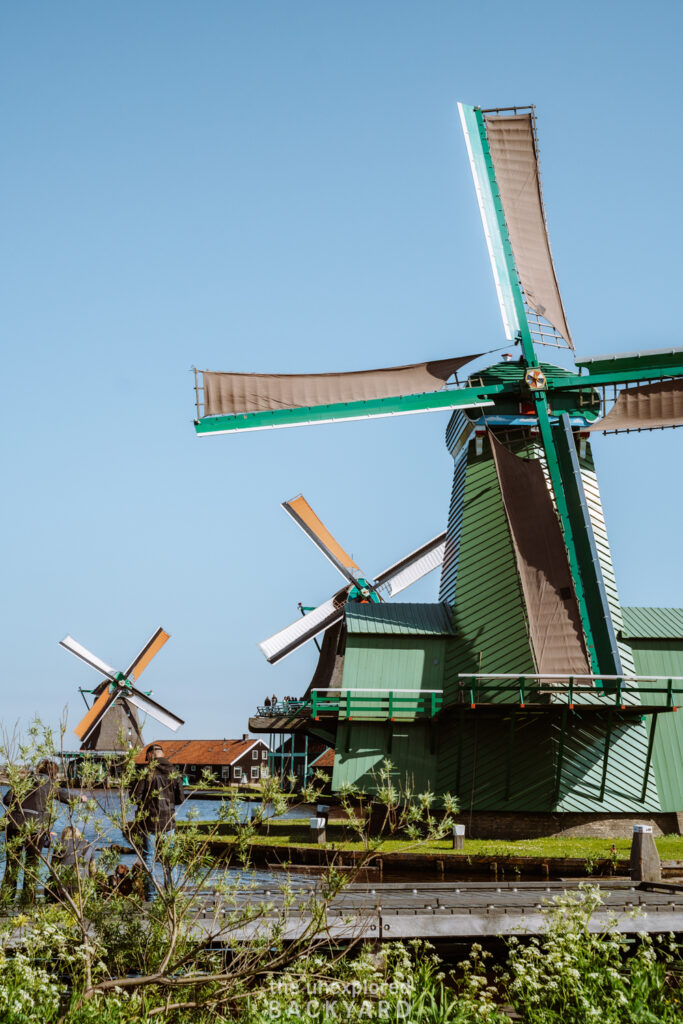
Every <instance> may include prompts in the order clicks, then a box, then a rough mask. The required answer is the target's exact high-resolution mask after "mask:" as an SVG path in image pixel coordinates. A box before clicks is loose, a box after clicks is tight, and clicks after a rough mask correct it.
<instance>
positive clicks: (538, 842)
mask: <svg viewBox="0 0 683 1024" xmlns="http://www.w3.org/2000/svg"><path fill="white" fill-rule="evenodd" d="M181 824H182V823H179V825H181ZM214 824H215V823H214ZM210 827H211V823H210V822H202V829H204V828H207V829H208V828H210ZM217 839H218V840H219V841H223V842H226V843H227V842H230V841H231V839H230V835H229V834H228V829H227V828H226V827H225V826H221V825H219V826H218V836H217ZM327 840H328V842H327V847H328V848H331V847H332V846H334V847H335V848H336V849H338V850H361V849H362V844H361V843H360V842H358V841H354V837H353V833H352V832H351V830H350V829H349V828H348V827H347V826H344V825H337V824H331V825H328V827H327ZM252 841H253V842H254V843H256V844H259V845H265V846H304V847H310V848H314V847H316V846H317V844H316V843H313V842H311V835H310V829H309V828H308V825H307V824H299V823H297V822H296V821H274V822H271V824H270V830H269V834H268V833H266V831H265V829H264V830H263V831H262V832H261V833H259V834H257V835H256V836H255V837H254V839H253V840H252ZM612 842H614V845H615V846H616V848H617V855H618V856H619V858H620V859H623V858H627V857H628V855H629V851H630V849H631V840H630V839H614V840H612V839H596V838H593V837H585V838H581V837H572V838H563V837H550V838H544V839H515V840H500V839H466V840H465V849H464V851H458V850H456V851H454V850H453V849H452V844H451V840H450V839H441V840H437V841H434V842H420V843H419V851H420V852H421V853H427V854H435V853H438V854H441V855H444V854H448V853H452V854H455V855H460V856H462V855H463V854H464V855H465V856H469V857H488V858H490V859H495V858H496V857H536V858H537V857H542V858H545V857H579V858H581V859H589V858H590V859H595V860H599V859H601V858H605V857H609V856H610V847H611V845H612ZM656 843H657V849H658V851H659V855H660V857H661V858H662V860H683V836H662V837H661V838H659V839H657V840H656ZM382 849H383V850H385V851H386V852H387V853H393V852H396V853H401V852H413V851H414V850H415V849H416V844H415V843H414V842H412V841H410V840H402V839H389V840H387V841H386V842H385V843H384V844H383V846H382Z"/></svg>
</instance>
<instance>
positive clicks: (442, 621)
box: [345, 602, 453, 636]
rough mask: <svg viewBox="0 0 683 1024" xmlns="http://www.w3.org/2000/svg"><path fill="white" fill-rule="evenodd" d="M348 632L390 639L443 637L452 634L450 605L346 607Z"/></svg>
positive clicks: (368, 605) (354, 605)
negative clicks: (383, 636) (379, 635)
mask: <svg viewBox="0 0 683 1024" xmlns="http://www.w3.org/2000/svg"><path fill="white" fill-rule="evenodd" d="M345 613H346V628H347V629H348V631H349V633H374V634H378V633H380V634H389V635H391V636H397V635H398V636H444V635H452V634H453V625H452V622H453V612H452V610H451V607H450V605H448V604H444V603H441V602H440V603H439V604H398V603H396V602H394V603H392V604H384V603H383V604H374V603H372V604H347V605H346V608H345Z"/></svg>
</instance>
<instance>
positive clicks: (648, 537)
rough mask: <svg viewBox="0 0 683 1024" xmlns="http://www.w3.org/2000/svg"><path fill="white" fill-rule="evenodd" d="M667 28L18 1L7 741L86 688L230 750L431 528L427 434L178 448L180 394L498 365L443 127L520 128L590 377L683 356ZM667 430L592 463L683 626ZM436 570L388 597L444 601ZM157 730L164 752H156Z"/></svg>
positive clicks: (466, 182)
mask: <svg viewBox="0 0 683 1024" xmlns="http://www.w3.org/2000/svg"><path fill="white" fill-rule="evenodd" d="M682 11H683V9H682V8H681V6H680V5H679V4H675V3H673V2H668V3H661V2H654V3H649V4H647V5H643V4H640V3H639V4H635V3H611V2H608V3H601V4H594V3H585V2H579V3H572V4H566V3H565V4H551V3H548V2H547V0H544V2H537V3H524V2H522V3H520V4H516V5H512V4H509V3H478V4H464V3H458V2H456V0H451V2H443V0H440V2H427V3H417V2H413V3H406V2H401V0H386V2H381V0H373V2H370V3H368V2H359V0H349V2H346V3H343V4H342V3H332V2H320V0H316V2H311V0H308V2H305V0H297V2H290V3H285V2H274V0H270V2H268V0H263V2H259V3H247V2H246V0H245V2H242V3H236V2H228V0H223V2H215V0H203V2H202V3H201V4H189V3H180V2H178V0H164V2H163V3H161V2H156V3H155V2H144V3H132V2H121V3H116V4H114V3H109V4H105V3H92V2H90V0H89V2H87V3H86V2H70V3H65V4H56V3H53V2H49V3H48V2H43V3H40V2H35V3H30V4H9V5H8V4H6V5H4V7H3V10H2V12H1V13H0V47H1V51H2V52H1V54H0V75H1V84H0V94H1V96H2V101H1V102H2V113H1V127H2V133H1V140H2V150H3V159H2V172H1V173H2V188H1V190H0V197H1V198H0V202H1V203H2V210H1V222H2V234H3V240H4V245H3V247H2V268H1V274H0V281H1V288H2V302H1V310H2V314H1V315H2V320H1V323H2V341H3V360H2V363H3V370H4V373H3V380H4V387H3V401H2V415H3V419H4V423H3V439H4V459H3V464H4V471H3V476H4V484H5V498H4V502H3V520H4V524H3V530H2V537H3V541H4V548H5V550H4V555H3V570H4V571H3V578H4V583H3V588H2V596H3V609H2V615H1V617H0V624H1V627H2V634H3V640H2V674H3V681H2V687H3V689H2V713H1V717H2V721H3V723H4V724H5V725H6V726H7V725H11V723H13V722H14V721H15V720H16V719H17V718H21V719H22V720H24V721H25V720H26V719H27V718H28V717H29V716H30V715H31V714H32V713H33V712H35V711H39V712H40V713H41V714H42V716H43V717H44V718H45V719H46V720H47V721H50V722H52V723H55V722H57V721H58V719H59V715H60V712H61V710H62V709H63V708H64V706H65V705H67V704H68V705H69V714H70V725H72V724H74V722H75V721H76V720H77V715H78V716H80V712H81V706H80V697H79V696H78V693H77V690H76V687H77V686H78V685H79V684H81V685H90V684H92V683H95V682H97V677H96V675H95V673H94V672H92V671H91V670H90V669H88V667H87V666H85V665H81V664H80V663H79V662H77V661H76V660H75V659H73V658H71V657H70V656H69V655H68V654H66V653H65V652H64V651H62V650H61V648H59V647H58V645H57V641H58V640H59V639H60V638H61V637H62V636H63V635H64V634H65V633H67V632H70V633H72V634H73V635H74V636H76V637H77V638H78V639H79V640H81V641H82V642H83V643H85V644H86V645H87V646H89V647H90V648H91V649H92V650H94V651H95V652H96V653H98V654H99V655H100V656H101V657H103V658H105V659H107V660H110V661H111V662H113V663H114V665H115V666H116V667H124V665H125V664H126V663H127V661H128V660H129V659H130V657H131V656H132V655H133V654H134V653H135V652H136V650H137V649H138V647H139V646H141V645H142V643H143V642H144V640H146V638H147V637H148V636H149V635H150V634H151V633H152V631H153V630H154V629H155V628H156V626H157V625H159V624H161V625H163V626H164V627H165V628H166V629H167V630H169V632H170V633H171V634H172V639H171V641H170V642H169V643H168V644H167V645H166V647H165V648H164V650H163V651H162V652H161V653H160V654H159V655H158V657H157V659H156V660H155V662H154V663H153V666H152V667H150V669H148V671H147V673H146V675H145V676H144V677H143V678H144V681H145V682H146V683H147V685H149V686H152V687H153V688H154V691H155V694H156V696H157V697H158V698H159V699H160V700H161V701H163V702H165V703H168V704H169V706H170V707H171V708H172V709H174V710H175V711H176V712H177V713H178V714H180V715H181V716H183V717H184V718H185V719H186V720H187V725H186V727H185V729H184V730H183V733H182V734H183V735H185V736H187V737H211V736H232V735H239V734H240V733H241V732H242V731H243V730H244V729H246V725H247V717H248V715H249V713H250V712H251V711H252V710H253V709H254V707H255V705H256V703H257V702H259V701H260V700H261V699H262V697H263V696H264V695H265V694H266V693H271V692H272V691H276V692H277V693H278V694H280V695H283V694H285V693H290V692H294V691H302V690H303V689H304V688H305V686H306V684H307V682H308V679H309V678H310V674H311V672H312V669H313V667H314V664H315V657H314V655H315V651H314V649H313V648H312V645H309V648H308V649H306V651H305V652H301V653H298V654H296V655H294V656H292V657H290V658H288V659H286V660H285V661H284V662H282V663H281V664H280V665H279V666H275V667H270V666H268V665H267V663H266V662H265V660H264V659H263V657H262V656H261V654H260V652H259V650H258V648H257V646H256V644H257V642H258V641H259V640H261V639H263V638H264V637H265V636H267V635H269V634H270V633H272V632H274V631H275V630H276V629H278V628H280V627H281V626H284V625H286V624H287V623H288V622H289V621H291V620H292V619H293V618H294V617H295V616H296V603H297V601H300V600H301V601H303V602H304V603H311V604H312V603H318V602H319V601H321V600H323V599H325V598H327V597H328V596H329V595H330V593H331V592H332V591H333V590H334V589H336V587H337V585H338V582H339V581H338V578H337V576H336V573H335V572H334V570H333V569H332V568H331V567H330V566H328V565H327V564H326V563H325V562H324V560H323V559H322V558H321V556H320V555H319V553H318V552H317V551H316V550H315V549H314V548H313V546H312V545H311V544H310V543H309V542H308V541H307V540H306V538H305V537H304V536H303V534H302V533H301V532H300V531H298V530H297V529H296V527H295V526H294V525H293V524H292V523H291V522H290V521H289V520H288V519H287V517H286V516H285V514H284V513H283V512H282V510H281V509H280V507H279V503H280V502H281V501H282V500H283V499H285V498H289V497H292V496H293V495H294V494H296V493H298V492H300V491H303V493H304V494H305V495H306V496H307V497H308V499H309V500H310V501H311V503H312V504H313V505H314V507H315V508H316V510H317V511H318V512H319V514H320V515H321V516H322V517H323V519H324V520H325V521H326V523H327V525H328V526H329V527H330V528H331V529H332V531H333V532H334V533H335V534H336V535H337V536H338V538H339V540H340V541H341V542H342V543H343V544H345V545H346V546H348V547H349V548H350V549H351V550H352V552H353V554H354V555H355V557H356V560H357V561H358V562H359V563H360V564H361V565H362V566H363V567H365V568H366V569H367V571H368V573H370V574H372V573H374V572H376V571H378V570H380V569H382V568H384V567H385V566H386V565H388V564H390V563H391V562H393V561H394V560H395V559H396V558H398V557H399V556H401V555H402V554H404V553H405V552H406V551H407V550H409V549H410V548H412V547H413V546H414V545H416V544H418V543H420V542H421V541H423V540H424V539H426V538H428V537H430V536H432V535H433V534H434V533H436V532H437V531H438V530H440V529H442V528H443V525H444V523H445V519H446V513H447V507H448V500H449V492H450V485H451V479H450V478H451V465H452V463H451V460H450V457H449V456H448V454H447V452H446V450H445V447H444V445H443V432H444V428H445V425H446V420H447V414H438V415H429V416H411V417H405V418H402V419H397V420H377V421H369V422H359V423H349V424H344V425H341V424H336V425H335V424H332V425H328V426H320V427H316V428H300V429H296V430H281V431H273V432H258V433H253V434H245V435H243V436H236V437H232V438H229V437H215V438H206V439H201V440H200V439H197V438H196V437H195V435H194V431H193V428H192V417H193V390H192V384H193V378H192V375H191V373H190V367H191V366H192V365H196V366H198V367H208V368H211V369H220V370H230V369H232V370H243V371H266V372H267V371H279V372H288V371H289V372H304V371H309V372H312V371H330V370H344V369H362V368H369V367H374V366H383V365H392V364H396V363H404V362H413V361H418V360H422V359H434V358H441V357H445V356H450V355H454V354H457V353H461V352H466V351H472V350H475V351H476V350H477V349H480V350H481V348H485V349H489V348H495V347H496V346H498V345H502V344H504V338H503V335H502V328H501V323H500V318H499V314H498V309H497V304H496V299H495V293H494V287H493V282H492V279H491V273H490V269H489V266H488V258H487V255H486V249H485V244H484V240H483V237H482V231H481V224H480V221H479V214H478V211H477V208H476V203H475V197H474V192H473V187H472V182H471V177H470V171H469V166H468V163H467V158H466V153H465V147H464V144H463V141H462V138H461V134H460V128H459V124H458V121H457V115H456V102H457V101H458V100H464V101H465V102H469V103H475V104H480V105H482V106H495V105H500V106H505V105H509V104H514V103H517V104H525V103H530V102H534V103H536V105H537V111H538V116H539V131H540V147H541V159H542V171H543V176H544V187H545V197H546V203H547V207H548V215H549V222H550V232H551V239H552V243H553V249H554V254H555V258H556V263H557V267H558V274H559V277H560V284H561V288H562V292H563V296H564V299H565V305H566V308H567V312H568V317H569V320H570V323H571V326H572V329H573V332H574V337H575V341H576V345H577V349H578V351H579V352H580V353H581V354H584V355H587V354H593V353H598V352H610V351H624V350H630V349H634V348H656V347H661V346H665V345H682V344H683V333H682V332H681V328H680V319H681V311H680V298H679V296H680V291H681V271H682V269H683V268H682V266H681V242H680V239H681V234H682V233H683V199H682V195H683V190H681V188H680V174H681V164H682V155H683V154H682V147H683V143H682V141H681V139H682V135H681V131H680V118H681V109H683V107H682V104H681V101H682V99H683V96H682V89H681V86H682V83H683V72H682V70H681V67H682V65H681V60H680V40H681V37H682V35H683V24H682V21H683V13H682ZM682 444H683V434H682V433H681V432H679V431H666V432H663V433H660V434H651V435H643V436H628V437H627V436H618V437H607V438H603V437H602V436H600V437H598V438H597V440H596V442H595V452H596V459H597V463H598V470H599V474H600V481H601V486H602V491H603V499H604V503H605V506H606V515H607V521H608V527H609V530H610V537H611V542H612V549H613V555H614V560H615V565H616V571H617V578H618V583H619V587H620V591H621V597H622V601H623V603H631V604H661V605H679V606H680V605H683V585H682V584H681V577H682V574H683V564H682V556H681V551H682V546H681V541H680V507H681V499H682V496H683V495H682V485H681V474H680V465H681V453H682V448H681V445H682ZM436 587H437V580H436V577H434V578H433V579H430V582H429V583H425V584H423V585H421V586H420V588H419V589H418V588H414V590H413V591H410V592H406V594H405V598H406V599H408V597H409V596H410V597H411V599H414V598H417V599H422V600H433V599H435V595H436ZM154 733H157V734H158V735H170V734H166V733H165V731H164V730H162V729H156V728H153V729H152V730H151V731H150V732H149V733H148V735H149V736H150V738H151V736H152V735H153V734H154Z"/></svg>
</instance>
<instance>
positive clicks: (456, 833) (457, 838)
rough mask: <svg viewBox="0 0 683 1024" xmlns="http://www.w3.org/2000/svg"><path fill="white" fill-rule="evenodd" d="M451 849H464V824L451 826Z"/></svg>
mask: <svg viewBox="0 0 683 1024" xmlns="http://www.w3.org/2000/svg"><path fill="white" fill-rule="evenodd" d="M453 849H454V850H464V849H465V826H464V825H454V826H453Z"/></svg>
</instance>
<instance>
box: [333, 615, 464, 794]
mask: <svg viewBox="0 0 683 1024" xmlns="http://www.w3.org/2000/svg"><path fill="white" fill-rule="evenodd" d="M445 647H446V638H445V637H443V636H409V635H405V634H402V635H401V634H397V635H386V634H381V635H375V636H370V635H366V634H349V635H348V637H347V640H346V653H345V656H344V675H343V677H342V691H344V690H355V689H368V690H373V689H375V690H393V691H401V690H440V689H442V688H443V672H444V660H445V659H444V655H445ZM368 695H369V694H368ZM375 717H377V718H378V719H379V718H380V717H381V718H382V721H381V722H380V721H377V722H372V721H353V722H340V723H339V726H338V731H337V744H336V751H335V758H334V772H333V775H332V788H333V789H335V790H338V789H339V788H341V786H343V785H344V784H354V785H357V786H360V787H361V788H363V789H366V790H367V791H369V792H371V791H372V790H373V788H374V782H373V772H376V771H377V769H378V768H379V766H380V765H381V764H382V762H383V761H384V760H389V761H392V762H393V763H395V764H396V765H397V776H396V778H397V782H399V783H400V784H404V783H405V779H406V775H409V776H410V782H411V785H413V784H414V786H415V787H416V788H418V789H419V790H420V791H422V790H424V789H426V788H428V787H429V786H431V788H432V789H434V787H435V780H436V742H435V732H434V728H435V727H434V724H433V723H432V722H430V721H415V720H414V715H412V714H409V713H406V712H399V711H397V712H396V714H395V718H396V719H397V720H396V721H395V722H387V721H386V715H384V714H381V713H380V712H377V713H376V716H375Z"/></svg>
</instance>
